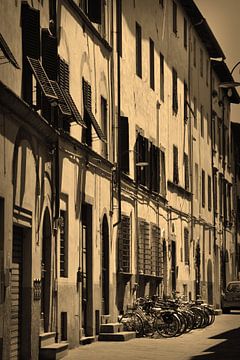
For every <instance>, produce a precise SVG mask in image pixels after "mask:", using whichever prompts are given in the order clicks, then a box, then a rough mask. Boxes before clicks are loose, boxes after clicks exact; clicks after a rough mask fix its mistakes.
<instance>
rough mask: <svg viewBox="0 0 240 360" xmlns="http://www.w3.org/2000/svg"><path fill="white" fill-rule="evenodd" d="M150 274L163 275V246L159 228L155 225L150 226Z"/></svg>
mask: <svg viewBox="0 0 240 360" xmlns="http://www.w3.org/2000/svg"><path fill="white" fill-rule="evenodd" d="M151 253H152V255H151V258H152V264H151V274H152V275H153V276H158V277H162V276H163V246H162V242H161V237H160V228H159V227H158V226H156V225H152V226H151Z"/></svg>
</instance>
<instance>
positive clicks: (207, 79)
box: [206, 58, 209, 86]
mask: <svg viewBox="0 0 240 360" xmlns="http://www.w3.org/2000/svg"><path fill="white" fill-rule="evenodd" d="M208 84H209V60H208V58H207V59H206V85H207V86H208Z"/></svg>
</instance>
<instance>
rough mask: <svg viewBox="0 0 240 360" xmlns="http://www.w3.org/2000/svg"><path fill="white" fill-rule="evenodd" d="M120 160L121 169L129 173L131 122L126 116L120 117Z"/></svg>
mask: <svg viewBox="0 0 240 360" xmlns="http://www.w3.org/2000/svg"><path fill="white" fill-rule="evenodd" d="M119 131H120V136H119V137H120V143H121V144H120V156H121V159H120V162H121V170H122V171H123V172H125V173H127V174H128V173H129V124H128V118H127V117H126V116H121V118H120V128H119Z"/></svg>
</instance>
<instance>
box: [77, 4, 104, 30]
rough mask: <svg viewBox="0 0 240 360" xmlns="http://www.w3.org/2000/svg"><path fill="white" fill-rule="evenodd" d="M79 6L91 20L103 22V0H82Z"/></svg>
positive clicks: (98, 22)
mask: <svg viewBox="0 0 240 360" xmlns="http://www.w3.org/2000/svg"><path fill="white" fill-rule="evenodd" d="M79 6H80V7H81V9H82V10H83V11H84V13H85V14H86V15H87V16H88V18H89V20H91V21H92V22H94V23H96V24H101V15H102V0H80V4H79Z"/></svg>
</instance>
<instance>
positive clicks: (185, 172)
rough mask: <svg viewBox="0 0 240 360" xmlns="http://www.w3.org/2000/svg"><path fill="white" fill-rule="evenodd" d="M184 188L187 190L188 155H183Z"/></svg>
mask: <svg viewBox="0 0 240 360" xmlns="http://www.w3.org/2000/svg"><path fill="white" fill-rule="evenodd" d="M184 188H185V190H189V162H188V155H187V154H185V153H184Z"/></svg>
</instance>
